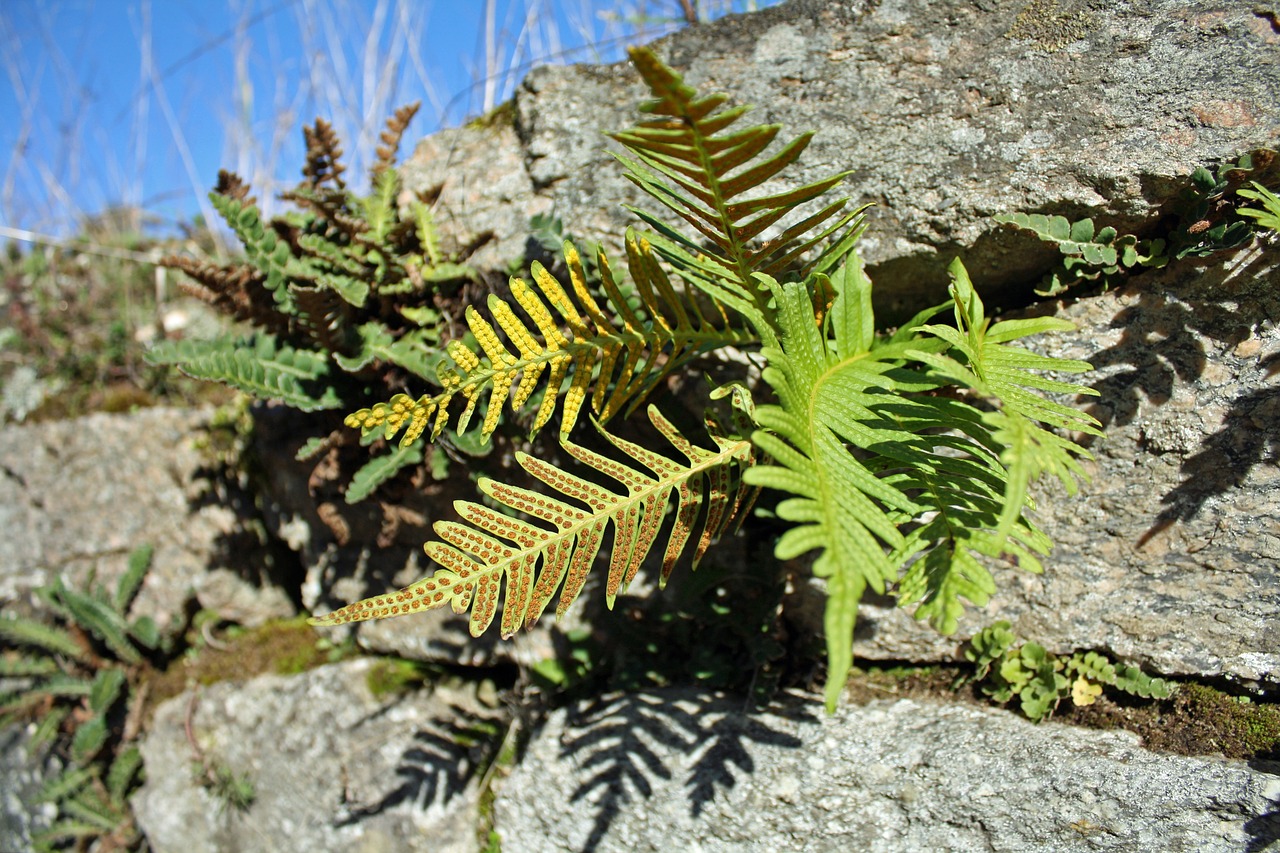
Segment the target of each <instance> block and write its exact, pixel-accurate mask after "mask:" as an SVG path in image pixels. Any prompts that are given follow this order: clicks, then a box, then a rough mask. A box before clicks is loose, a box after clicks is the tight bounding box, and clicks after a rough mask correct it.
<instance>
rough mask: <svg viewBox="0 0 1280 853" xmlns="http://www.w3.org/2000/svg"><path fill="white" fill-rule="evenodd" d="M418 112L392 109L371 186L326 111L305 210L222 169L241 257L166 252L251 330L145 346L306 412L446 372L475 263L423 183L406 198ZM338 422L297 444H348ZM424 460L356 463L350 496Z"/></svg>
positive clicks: (300, 195) (313, 135) (312, 132)
mask: <svg viewBox="0 0 1280 853" xmlns="http://www.w3.org/2000/svg"><path fill="white" fill-rule="evenodd" d="M416 111H417V107H416V106H410V107H405V108H402V109H401V110H399V111H397V112H396V114H395V115H394V116H393V117H392V118H391V119H390V120H389V121H388V122H387V128H386V130H385V131H384V132H383V135H382V142H383V145H382V146H381V147H380V148H379V158H378V162H377V163H376V164H375V167H374V169H373V174H372V188H371V192H370V193H369V194H368V195H360V194H358V193H356V192H355V191H354V190H352V189H351V188H350V187H348V185H347V184H346V182H345V181H344V179H343V177H342V175H343V172H345V167H344V166H343V164H342V160H341V157H342V149H341V146H340V144H339V141H338V138H337V135H336V134H334V132H333V130H332V128H330V127H329V125H328V124H326V123H325V122H323V121H317V122H316V124H315V126H314V127H311V128H306V129H305V130H304V136H305V138H306V141H307V155H306V156H307V160H306V165H305V167H304V168H303V177H304V179H303V181H302V183H300V184H299V185H298V186H297V187H295V188H294V189H293V190H291V191H289V192H287V193H284V195H283V196H282V197H283V198H284V199H285V200H288V201H290V202H292V203H293V204H295V205H296V206H297V207H298V208H299V210H298V211H294V212H290V213H286V214H285V215H283V216H280V217H277V218H275V219H272V220H271V221H265V220H264V219H263V218H262V214H261V211H260V210H259V208H258V205H257V202H256V200H255V199H253V198H252V197H251V196H250V195H249V187H248V185H247V184H245V183H244V182H243V181H242V180H241V179H240V178H239V177H237V176H235V175H232V174H230V173H227V172H223V173H222V174H221V175H220V176H219V180H218V185H217V187H216V188H215V189H214V191H213V193H211V195H210V198H211V199H212V201H213V205H214V207H215V208H216V209H217V210H218V212H219V213H220V214H222V216H223V218H224V219H225V220H226V223H227V225H228V226H229V227H230V228H231V229H232V231H233V232H235V234H236V236H237V237H238V238H239V239H240V242H241V243H242V244H243V246H244V259H243V261H238V262H234V263H229V264H218V263H213V262H210V261H206V260H197V259H193V258H186V257H170V258H166V259H165V263H166V264H167V265H168V266H171V267H174V268H177V269H180V270H182V271H183V272H185V273H186V274H187V276H188V278H189V279H190V282H189V290H190V291H191V292H192V293H193V294H194V295H195V296H197V297H199V298H201V299H203V300H205V301H207V302H208V303H210V304H211V305H213V306H214V307H215V308H217V309H218V310H220V311H222V312H224V313H226V314H227V315H228V316H229V317H230V318H232V319H234V320H236V321H241V322H244V323H248V324H249V325H251V326H253V327H254V329H255V331H254V334H252V335H250V336H247V337H244V336H236V335H232V334H225V335H221V336H219V337H216V338H213V339H210V340H202V341H162V342H160V343H159V344H158V345H157V346H155V347H154V348H153V349H152V350H151V351H150V352H149V353H148V359H149V360H150V361H151V362H152V363H154V364H166V365H174V366H176V367H177V368H178V369H180V370H181V371H183V372H184V373H186V374H188V375H190V376H193V377H196V378H199V379H206V380H209V381H214V382H221V383H224V384H226V385H229V386H231V387H233V388H236V389H238V390H240V391H243V392H245V393H247V394H250V395H251V396H253V397H255V398H258V399H267V400H277V401H280V402H282V403H284V404H286V405H288V406H291V407H293V408H295V409H298V410H300V411H302V412H317V411H322V410H331V409H337V408H341V409H344V410H347V411H350V410H351V409H352V408H354V407H356V406H358V405H360V404H361V403H363V402H365V401H367V400H370V399H377V398H378V397H383V398H385V397H389V396H391V395H392V394H394V393H396V392H397V391H402V390H404V389H405V388H408V387H409V386H410V385H411V384H416V383H417V382H420V381H424V380H425V381H427V382H435V381H436V376H437V369H436V368H437V363H438V362H439V360H440V359H441V358H442V357H443V352H442V351H441V349H440V346H439V345H440V340H441V335H442V330H443V328H444V326H445V324H446V315H447V314H448V313H449V312H448V311H447V310H441V309H443V308H446V307H447V306H449V305H451V304H453V305H457V306H461V305H462V304H463V303H464V301H465V296H464V294H463V293H462V290H463V288H464V286H466V285H467V284H468V283H470V282H471V281H473V280H474V279H475V278H476V273H475V272H474V271H473V270H471V269H470V268H468V267H467V266H465V265H464V264H462V263H460V262H459V259H458V258H456V257H451V256H449V255H447V254H446V253H445V252H444V251H443V250H442V249H441V247H440V241H439V238H438V236H437V234H436V226H435V221H434V216H433V214H432V212H431V209H430V207H429V206H428V203H427V197H426V196H421V195H420V196H418V197H415V198H413V199H411V200H409V201H408V202H407V204H405V205H403V206H402V205H401V204H400V203H399V202H398V200H397V199H398V197H399V195H400V190H401V188H402V187H401V182H400V178H399V176H398V175H397V173H396V171H395V169H394V168H393V166H394V161H395V155H396V150H397V147H398V145H399V141H400V138H401V136H402V134H403V133H404V130H405V128H406V127H407V126H408V123H409V121H410V120H411V119H412V118H413V116H414V114H415V113H416ZM316 423H317V424H318V425H321V424H323V423H324V422H323V421H322V420H317V421H316ZM334 426H336V424H333V425H329V426H328V427H327V428H325V427H323V426H322V427H321V429H322V430H323V435H321V436H313V438H314V439H315V441H312V442H308V443H307V444H306V446H305V448H304V450H305V452H304V453H303V454H301V455H300V456H301V457H306V456H308V455H310V454H311V453H313V452H314V451H315V450H316V448H317V447H318V446H319V444H318V442H324V445H325V446H326V447H329V446H333V445H334V444H335V443H338V444H340V443H341V442H342V439H340V438H335V437H333V436H332V435H331V433H332V432H333V427H334ZM342 434H343V433H342V431H339V432H338V436H341V435H342ZM421 459H422V454H421V452H419V453H417V454H416V455H415V454H408V453H403V452H388V453H384V454H382V455H380V456H377V457H375V458H374V459H372V460H371V461H370V462H369V463H368V464H369V466H370V467H369V468H367V469H363V470H360V471H358V472H356V475H355V478H354V479H353V480H352V481H351V483H352V485H351V487H350V488H348V490H347V493H346V497H347V500H348V502H351V503H354V502H356V501H358V500H362V499H363V498H365V497H367V496H368V495H369V494H370V493H371V488H372V487H373V485H374V484H376V483H382V482H385V481H387V480H389V479H390V478H391V477H392V476H394V475H395V474H396V473H397V472H398V471H399V470H401V469H403V468H404V467H408V466H411V465H416V464H418V462H419V461H420V460H421ZM415 460H416V461H415Z"/></svg>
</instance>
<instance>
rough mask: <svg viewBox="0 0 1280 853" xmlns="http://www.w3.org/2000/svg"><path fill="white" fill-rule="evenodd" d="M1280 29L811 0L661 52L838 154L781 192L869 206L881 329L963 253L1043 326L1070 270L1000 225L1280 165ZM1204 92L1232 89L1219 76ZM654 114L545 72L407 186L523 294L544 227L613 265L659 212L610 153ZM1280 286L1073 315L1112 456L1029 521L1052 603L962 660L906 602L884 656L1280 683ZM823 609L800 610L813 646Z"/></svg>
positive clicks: (1051, 252)
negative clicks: (994, 652) (511, 270)
mask: <svg viewBox="0 0 1280 853" xmlns="http://www.w3.org/2000/svg"><path fill="white" fill-rule="evenodd" d="M1275 20H1276V18H1275V16H1274V14H1272V13H1270V12H1267V11H1266V10H1263V9H1261V7H1259V8H1257V9H1255V8H1253V7H1250V6H1247V5H1243V4H1238V3H1229V2H1215V3H1208V4H1206V3H1194V4H1191V3H1187V2H1186V0H1160V2H1155V3H1150V4H1144V5H1142V6H1135V5H1124V4H1121V5H1109V6H1105V7H1103V6H1099V5H1098V4H1086V3H1083V2H1062V3H1058V2H1036V3H1031V4H1014V3H979V4H976V5H975V4H971V3H951V2H944V3H924V2H919V0H893V2H882V3H876V4H863V3H847V4H846V3H829V2H819V0H793V2H790V3H786V4H781V5H779V6H777V7H774V8H771V9H769V10H766V11H764V12H762V13H759V14H754V15H746V16H737V17H731V18H728V19H725V20H723V21H720V22H718V23H716V24H715V25H712V26H706V27H694V28H690V29H687V30H684V31H682V32H680V33H678V34H676V35H674V36H672V37H670V38H668V39H665V40H663V41H662V42H659V43H658V45H657V49H658V52H659V53H660V54H661V55H662V56H663V57H664V59H666V60H667V61H669V62H671V63H672V64H673V65H674V66H676V67H677V68H678V69H680V70H681V71H682V72H683V73H684V75H685V78H686V80H687V81H688V82H690V83H692V84H694V85H696V86H699V87H700V88H701V89H702V90H703V91H711V90H720V91H726V92H728V93H730V95H731V97H732V99H733V101H734V102H738V103H741V102H745V103H755V104H757V105H758V106H759V110H758V111H757V112H756V113H755V114H754V120H755V121H761V122H765V121H767V122H781V123H783V124H784V125H785V126H786V127H787V129H788V130H789V131H790V132H791V133H793V134H795V133H799V132H801V131H803V130H807V129H814V130H816V131H817V136H816V137H815V138H814V141H813V143H812V144H811V145H810V147H809V148H808V150H807V151H806V152H805V154H804V156H803V157H802V158H801V161H800V163H799V164H798V165H797V167H795V168H793V169H792V170H790V171H789V173H787V172H784V173H783V180H782V181H781V182H780V183H779V184H778V188H782V187H783V186H795V185H798V184H799V183H801V182H804V181H806V180H810V179H814V178H817V177H819V176H821V175H824V174H829V173H831V172H832V171H841V170H852V171H853V175H852V176H851V177H850V179H849V181H848V191H849V192H850V194H851V195H852V197H853V199H854V201H855V202H859V203H860V202H867V201H874V202H876V205H877V206H876V207H874V208H873V209H872V211H871V214H870V215H871V226H870V228H869V229H868V232H867V235H866V237H865V238H864V241H863V251H864V254H865V257H866V259H867V261H868V264H869V273H870V274H871V276H872V278H873V279H874V281H875V283H876V292H877V294H878V301H879V305H878V311H879V312H880V317H881V319H882V320H884V319H886V318H893V317H900V316H903V315H905V314H908V313H909V312H911V311H914V310H916V309H918V308H920V307H923V306H924V305H925V304H927V303H931V302H936V301H938V299H939V298H940V296H941V295H942V293H943V289H944V286H945V281H946V276H945V272H944V270H945V267H946V265H947V264H948V263H949V262H950V260H951V259H952V258H953V257H956V256H957V255H958V256H961V257H962V258H963V259H964V260H965V262H966V265H967V266H968V269H969V270H970V272H971V274H972V275H973V277H974V279H975V282H976V283H977V284H978V285H979V287H980V288H981V289H982V290H983V292H984V294H985V295H986V297H987V300H988V308H989V312H990V313H994V312H995V311H996V310H998V309H999V308H1000V305H1001V303H1002V302H1008V303H1014V302H1021V303H1025V301H1026V299H1027V297H1028V296H1029V292H1030V289H1031V286H1032V285H1033V284H1034V283H1036V282H1038V281H1039V279H1040V277H1041V275H1042V274H1043V273H1044V272H1045V271H1046V270H1048V268H1049V267H1050V265H1051V264H1052V263H1053V262H1054V260H1055V257H1056V250H1055V249H1053V248H1052V247H1047V246H1045V245H1044V244H1041V243H1039V242H1038V241H1036V240H1035V239H1034V238H1031V237H1029V236H1027V235H1024V234H1020V233H1018V232H1016V231H1014V230H1012V229H1008V228H1001V227H999V226H997V225H996V224H995V223H994V222H993V221H992V219H991V217H992V215H993V214H996V213H1002V212H1009V211H1021V212H1042V213H1060V214H1064V215H1068V216H1070V217H1073V218H1078V217H1083V216H1092V217H1094V218H1095V220H1096V221H1097V222H1098V223H1099V224H1100V225H1101V224H1112V225H1115V226H1117V227H1119V228H1121V229H1137V230H1138V231H1142V230H1143V229H1144V228H1149V227H1151V226H1152V225H1153V224H1154V223H1155V221H1156V220H1157V219H1158V218H1159V217H1161V216H1163V215H1167V214H1169V213H1170V212H1172V211H1173V210H1174V208H1175V206H1176V202H1177V200H1178V198H1179V196H1180V194H1181V192H1182V191H1183V190H1184V189H1185V188H1186V187H1187V185H1188V176H1189V175H1190V174H1191V172H1192V171H1193V170H1194V169H1195V168H1196V167H1197V166H1199V165H1201V164H1204V163H1208V162H1212V161H1215V160H1222V159H1225V158H1234V157H1235V156H1237V155H1239V154H1241V153H1243V152H1245V151H1248V150H1250V149H1253V148H1256V147H1262V146H1272V147H1275V146H1276V145H1277V144H1278V142H1280V35H1277V28H1276V24H1275ZM1210 69H1212V71H1210ZM642 96H643V91H642V87H641V86H640V85H639V83H638V82H637V79H636V75H635V74H634V72H633V71H632V70H631V69H630V68H629V67H628V66H627V65H625V64H622V65H615V66H605V67H602V66H576V67H572V68H543V69H539V70H537V71H535V72H534V73H532V74H531V75H530V76H529V77H528V78H527V79H526V81H525V82H524V84H523V85H522V87H521V88H520V90H519V92H518V93H517V95H516V98H515V102H514V105H513V109H512V110H511V111H510V114H509V120H508V114H507V113H506V112H502V113H498V114H495V115H494V116H493V117H491V121H489V122H488V123H487V124H481V125H477V126H475V127H471V128H466V129H460V130H457V131H450V133H449V134H448V135H447V136H439V137H433V139H432V140H429V141H427V142H425V143H423V145H422V146H421V147H420V149H419V152H418V154H417V155H415V157H414V159H413V161H412V164H411V168H410V170H409V173H408V174H409V176H410V177H409V182H410V183H411V184H415V185H417V186H439V187H440V188H441V195H440V211H439V212H440V219H441V221H442V222H443V223H446V225H445V227H446V228H451V229H453V234H454V239H455V240H457V241H458V242H468V241H471V240H473V239H475V237H476V235H478V234H480V233H482V232H491V233H492V234H493V235H494V236H495V242H493V243H491V244H490V246H489V247H488V248H487V249H486V250H485V251H492V255H491V256H490V255H482V257H490V260H491V263H492V265H493V266H494V267H501V266H503V265H504V264H505V261H506V260H509V259H510V258H511V257H512V255H513V254H514V253H515V252H516V250H517V249H518V248H520V247H521V246H522V245H523V244H522V243H521V242H520V241H522V240H523V239H524V235H525V234H526V233H527V220H528V217H529V215H531V214H533V213H541V212H544V211H546V210H547V209H548V202H550V207H551V209H554V210H555V211H556V212H557V213H558V214H559V215H560V216H562V217H563V219H564V221H565V223H566V228H567V229H568V230H570V231H571V232H573V233H575V234H579V235H582V236H584V237H589V238H592V239H596V238H599V239H602V240H604V242H605V243H606V244H608V245H616V243H617V240H618V238H619V235H621V234H622V232H623V229H624V228H625V227H626V225H627V224H628V223H629V222H630V221H631V219H630V214H628V213H627V212H626V211H625V210H623V209H622V208H621V207H620V205H619V203H620V202H629V203H639V204H641V205H645V204H647V203H648V202H647V201H645V200H644V199H642V198H640V197H639V195H638V192H637V191H636V190H635V188H634V187H632V186H631V185H630V183H629V182H627V181H625V180H624V179H623V178H622V175H621V170H620V168H619V167H618V166H617V164H616V163H614V162H613V161H612V157H611V156H610V155H609V150H610V149H611V148H615V147H616V146H613V145H612V143H606V139H605V137H604V133H605V132H607V131H609V130H614V129H619V128H622V127H625V126H627V125H628V124H630V123H631V122H632V121H634V120H635V118H636V115H637V114H636V113H635V110H634V105H635V103H636V101H637V100H638V99H639V98H641V97H642ZM1277 276H1278V274H1277V271H1276V269H1275V268H1274V266H1273V265H1272V264H1271V263H1270V262H1268V261H1266V260H1265V258H1264V259H1257V258H1254V259H1248V258H1244V259H1241V258H1236V259H1232V260H1230V261H1228V263H1227V265H1226V266H1221V265H1216V264H1208V265H1197V264H1195V263H1192V262H1183V263H1182V264H1180V265H1179V264H1175V265H1174V266H1173V267H1172V268H1171V269H1170V270H1168V271H1164V272H1159V273H1150V274H1147V275H1144V276H1142V277H1140V278H1138V279H1135V280H1134V282H1133V284H1132V285H1130V286H1129V287H1127V288H1125V289H1123V290H1121V291H1119V292H1116V293H1111V294H1106V295H1103V296H1101V297H1097V298H1092V299H1087V300H1081V301H1078V302H1074V303H1066V302H1064V303H1061V304H1060V305H1058V306H1053V308H1054V309H1055V310H1060V311H1061V313H1062V314H1063V316H1067V317H1070V318H1072V319H1075V320H1076V321H1077V322H1079V323H1080V324H1081V331H1080V332H1078V333H1077V334H1075V335H1063V336H1057V337H1055V338H1054V339H1052V340H1044V341H1043V342H1042V344H1041V345H1042V346H1043V347H1044V348H1045V349H1046V351H1051V352H1055V353H1059V354H1064V355H1069V356H1070V357H1075V358H1085V359H1089V360H1091V361H1093V362H1094V364H1095V365H1096V366H1097V367H1098V371H1097V372H1096V373H1095V374H1094V375H1093V376H1091V377H1087V378H1086V382H1093V383H1095V384H1096V387H1097V388H1098V389H1099V390H1100V391H1101V392H1102V397H1101V398H1100V399H1099V400H1098V401H1096V402H1094V401H1090V400H1086V401H1080V402H1081V404H1082V405H1086V404H1087V405H1091V406H1092V408H1093V409H1094V410H1095V412H1096V413H1097V414H1098V415H1099V417H1100V418H1101V419H1102V420H1103V421H1104V423H1105V424H1106V426H1107V429H1108V436H1107V438H1106V439H1105V440H1103V441H1100V442H1096V443H1094V445H1093V450H1094V452H1095V453H1096V454H1097V457H1098V458H1097V461H1096V463H1093V464H1092V465H1091V466H1090V470H1091V472H1092V473H1093V475H1094V480H1093V482H1092V483H1091V484H1089V485H1088V486H1087V487H1086V488H1085V489H1084V491H1083V494H1082V495H1080V496H1079V497H1076V498H1068V497H1066V496H1065V495H1063V494H1062V493H1061V490H1054V489H1053V488H1049V489H1046V490H1042V492H1041V493H1040V494H1039V495H1038V496H1037V500H1038V502H1039V512H1038V513H1037V516H1036V517H1037V520H1038V521H1039V522H1040V523H1041V524H1042V525H1043V526H1044V527H1045V528H1046V530H1047V531H1048V532H1049V533H1050V534H1051V535H1052V536H1053V537H1054V538H1055V540H1056V541H1057V542H1058V543H1059V546H1058V548H1057V549H1056V550H1055V551H1054V552H1053V554H1052V555H1051V556H1050V558H1049V560H1048V562H1047V564H1046V565H1047V567H1048V572H1047V574H1046V575H1045V576H1044V577H1043V578H1040V577H1027V576H1019V575H1017V574H1015V573H1014V572H1012V571H1007V572H1001V573H1000V577H999V582H1000V585H1001V593H1000V595H999V596H998V597H997V598H996V599H995V601H994V602H993V603H992V606H991V607H990V608H988V609H985V610H982V611H976V612H974V613H971V614H970V617H969V618H968V619H967V620H966V621H965V622H964V623H963V624H962V627H961V631H960V633H959V635H958V636H957V637H954V638H947V637H940V636H938V635H937V634H935V633H933V632H932V630H931V629H929V628H928V627H927V626H920V625H918V624H916V623H914V622H913V621H912V620H911V618H910V617H909V615H907V614H905V613H903V612H902V611H900V610H898V609H896V607H895V606H894V602H893V601H892V600H891V599H875V598H870V599H868V600H867V602H866V603H865V604H864V606H863V608H862V612H861V617H860V619H861V621H860V626H859V631H858V635H857V641H856V645H855V653H856V654H857V655H859V656H862V657H869V658H873V659H891V660H917V661H927V660H937V659H946V658H950V657H952V656H954V655H955V654H956V652H957V644H958V642H959V641H960V640H963V639H964V638H966V637H967V636H969V635H970V634H972V633H973V632H974V631H976V630H978V629H979V628H980V627H981V626H982V625H984V624H987V623H988V622H990V621H991V620H993V619H998V618H1007V619H1010V620H1011V621H1012V622H1013V623H1014V628H1015V630H1017V631H1018V632H1019V633H1020V634H1022V635H1023V636H1025V637H1027V638H1029V639H1035V640H1037V641H1039V642H1041V643H1043V644H1045V645H1047V646H1049V647H1050V648H1052V649H1054V650H1057V651H1064V652H1065V651H1071V650H1073V649H1077V648H1095V649H1100V650H1103V651H1106V652H1109V653H1110V654H1112V655H1115V656H1118V657H1121V658H1125V659H1128V660H1131V661H1134V662H1138V663H1141V664H1143V665H1146V666H1148V667H1151V668H1153V669H1156V670H1159V671H1161V672H1164V673H1166V674H1174V675H1197V676H1215V677H1216V676H1225V677H1228V678H1231V679H1238V680H1240V681H1242V682H1244V683H1246V684H1250V685H1259V684H1265V685H1270V686H1275V685H1277V684H1280V655H1278V654H1277V653H1276V650H1277V649H1280V573H1278V572H1280V570H1278V569H1277V565H1278V563H1277V557H1278V556H1280V551H1278V550H1277V549H1278V548H1280V541H1278V540H1277V539H1276V524H1277V519H1280V492H1277V490H1276V489H1275V484H1274V482H1273V480H1274V479H1275V477H1274V472H1275V468H1274V461H1275V444H1276V433H1275V427H1274V424H1275V423H1276V419H1275V412H1274V411H1273V410H1274V409H1275V407H1276V396H1275V393H1274V382H1273V380H1272V373H1273V372H1274V365H1273V363H1272V362H1273V361H1274V357H1275V352H1276V350H1277V348H1280V338H1277V330H1276V327H1275V324H1274V320H1273V319H1272V318H1274V317H1276V316H1278V315H1277V313H1276V309H1277V303H1276V296H1275V294H1276V293H1277V286H1276V285H1277V281H1278V278H1277ZM821 606H822V600H821V595H820V594H815V593H814V591H813V590H812V589H806V590H802V591H801V594H800V595H799V596H798V597H797V599H796V600H795V601H793V606H792V610H793V612H794V615H795V618H796V619H797V621H798V622H799V624H800V626H801V629H802V630H803V631H807V632H810V633H812V634H814V635H817V634H819V633H820V632H821V626H822V622H821Z"/></svg>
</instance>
